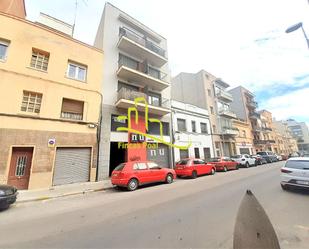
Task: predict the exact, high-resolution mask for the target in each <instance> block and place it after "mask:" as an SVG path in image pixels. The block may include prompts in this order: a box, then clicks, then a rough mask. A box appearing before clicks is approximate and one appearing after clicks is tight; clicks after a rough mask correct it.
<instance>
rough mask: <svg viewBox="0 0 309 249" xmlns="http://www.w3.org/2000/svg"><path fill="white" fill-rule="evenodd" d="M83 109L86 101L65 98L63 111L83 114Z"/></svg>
mask: <svg viewBox="0 0 309 249" xmlns="http://www.w3.org/2000/svg"><path fill="white" fill-rule="evenodd" d="M83 111H84V102H82V101H77V100H72V99H63V102H62V112H69V113H78V114H83Z"/></svg>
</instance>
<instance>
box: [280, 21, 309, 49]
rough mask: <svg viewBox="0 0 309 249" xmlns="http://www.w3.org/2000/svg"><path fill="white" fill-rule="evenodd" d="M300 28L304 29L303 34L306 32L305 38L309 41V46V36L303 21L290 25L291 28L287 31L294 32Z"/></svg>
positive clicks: (308, 42) (308, 44)
mask: <svg viewBox="0 0 309 249" xmlns="http://www.w3.org/2000/svg"><path fill="white" fill-rule="evenodd" d="M299 28H301V30H302V31H303V34H304V36H305V39H306V41H307V46H308V48H309V39H308V37H307V35H306V32H305V30H304V28H303V23H302V22H300V23H297V24H295V25H293V26H291V27H289V28H288V29H287V30H286V31H285V33H291V32H294V31H295V30H297V29H299Z"/></svg>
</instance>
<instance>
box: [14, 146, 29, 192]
mask: <svg viewBox="0 0 309 249" xmlns="http://www.w3.org/2000/svg"><path fill="white" fill-rule="evenodd" d="M32 156H33V147H14V148H13V150H12V158H11V162H10V170H9V176H8V184H9V185H12V186H15V187H16V188H17V189H28V186H29V179H30V172H31V165H32Z"/></svg>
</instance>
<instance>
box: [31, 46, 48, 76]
mask: <svg viewBox="0 0 309 249" xmlns="http://www.w3.org/2000/svg"><path fill="white" fill-rule="evenodd" d="M48 61H49V53H48V52H46V51H43V50H39V49H37V48H32V56H31V62H30V67H32V68H34V69H38V70H42V71H47V68H48Z"/></svg>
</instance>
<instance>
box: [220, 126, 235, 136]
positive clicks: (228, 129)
mask: <svg viewBox="0 0 309 249" xmlns="http://www.w3.org/2000/svg"><path fill="white" fill-rule="evenodd" d="M238 133H239V130H238V128H236V127H231V126H223V127H222V134H223V135H238Z"/></svg>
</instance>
